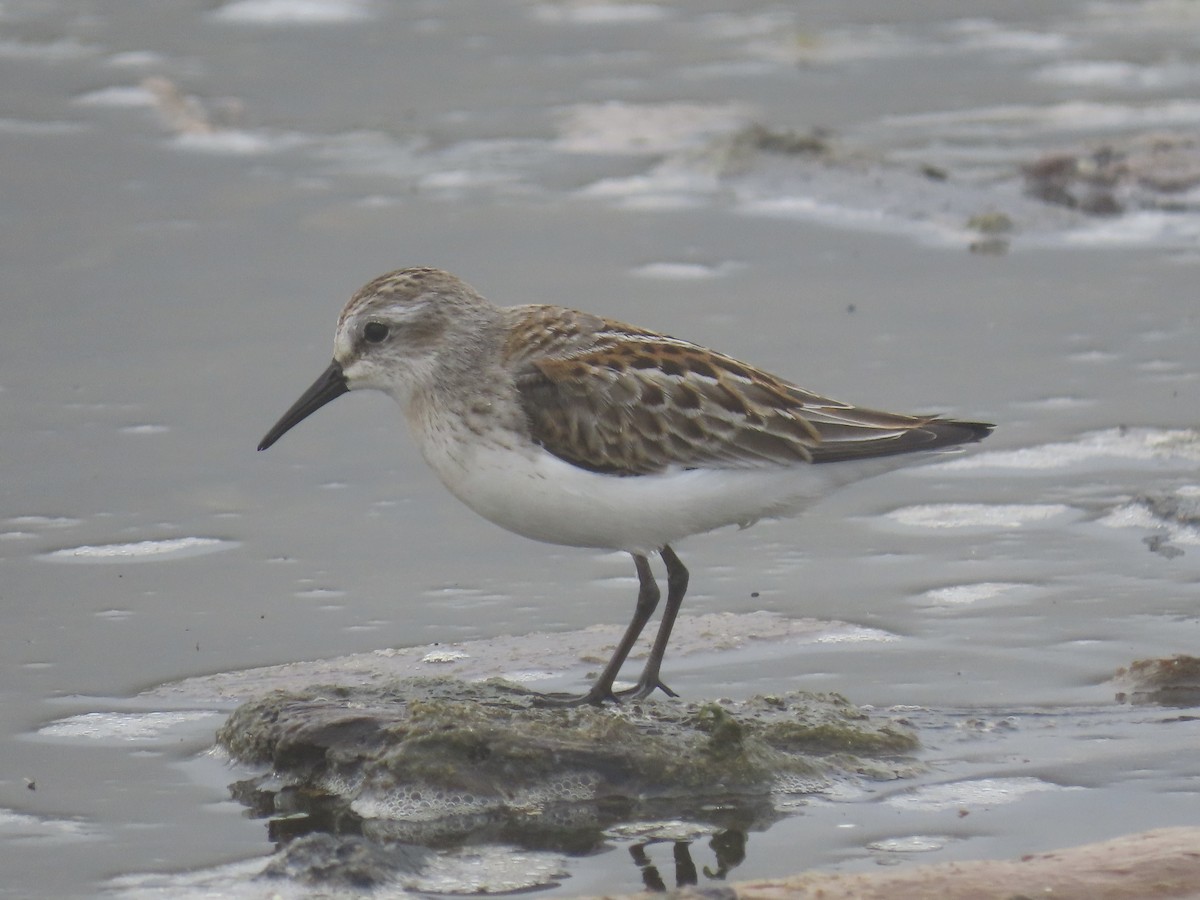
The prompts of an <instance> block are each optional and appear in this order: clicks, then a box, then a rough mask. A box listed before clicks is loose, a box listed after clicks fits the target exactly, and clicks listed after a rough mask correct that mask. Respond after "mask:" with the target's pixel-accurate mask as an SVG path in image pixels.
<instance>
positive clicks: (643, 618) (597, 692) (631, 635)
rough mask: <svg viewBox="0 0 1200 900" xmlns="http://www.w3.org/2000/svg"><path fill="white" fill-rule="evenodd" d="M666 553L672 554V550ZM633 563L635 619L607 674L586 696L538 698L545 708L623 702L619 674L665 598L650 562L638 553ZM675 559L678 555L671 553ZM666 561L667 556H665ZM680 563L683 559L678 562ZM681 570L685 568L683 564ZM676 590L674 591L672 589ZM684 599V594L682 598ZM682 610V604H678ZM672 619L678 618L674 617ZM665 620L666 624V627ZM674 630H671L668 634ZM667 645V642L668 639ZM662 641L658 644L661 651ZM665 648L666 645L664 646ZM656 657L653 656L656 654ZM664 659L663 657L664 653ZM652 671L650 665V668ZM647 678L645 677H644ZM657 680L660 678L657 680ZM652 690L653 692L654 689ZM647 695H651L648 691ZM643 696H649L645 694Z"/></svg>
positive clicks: (605, 668) (602, 673)
mask: <svg viewBox="0 0 1200 900" xmlns="http://www.w3.org/2000/svg"><path fill="white" fill-rule="evenodd" d="M665 552H668V553H670V550H667V551H665ZM632 556H633V564H634V565H635V566H636V567H637V574H638V598H637V606H636V607H634V610H633V619H631V620H630V622H629V626H628V627H627V628H626V629H625V634H623V635H622V636H621V642H620V643H619V644H617V649H616V650H614V651H613V655H612V656H611V657H610V658H609V660H608V664H607V665H606V666H605V667H604V671H603V672H601V673H600V677H599V678H597V679H596V683H595V684H593V685H592V686H591V688H590V689H589V690H588V692H587V693H586V694H580V695H578V696H567V695H560V694H544V695H542V696H541V697H539V698H538V703H539V704H541V705H545V706H580V705H582V704H584V703H590V704H592V705H593V706H599V705H600V704H601V703H603V702H604V701H605V700H613V701H616V700H619V698H618V697H617V695H616V694H615V693H613V682H614V681H616V680H617V673H618V672H620V671H621V666H623V665H625V659H626V657H628V656H629V651H630V650H632V649H633V645H634V644H636V643H637V639H638V638H639V637H641V636H642V629H644V628H645V627H646V623H647V622H649V621H650V617H651V616H652V615H654V610H655V608H656V607H657V606H658V599H659V597H660V596H661V595H660V592H659V590H658V582H656V581H655V580H654V573H653V572H651V571H650V560H648V559H646V557H644V556H642V555H641V554H638V553H634V554H632ZM671 556H672V557H674V556H675V554H674V553H672V554H671ZM663 559H664V560H665V559H666V557H665V556H664V557H663ZM675 562H676V563H679V560H678V559H677V558H676V559H675ZM679 567H680V569H683V566H682V564H680V566H679ZM667 571H668V573H670V563H669V562H668V563H667ZM668 578H669V579H671V580H669V581H668V584H672V585H673V584H674V575H670V574H669V575H668ZM683 586H684V589H686V588H687V569H683ZM672 590H674V588H672ZM670 596H671V595H668V602H667V611H668V613H669V612H670V609H671V607H670V599H669V598H670ZM679 599H680V600H682V599H683V597H682V595H681V596H680V598H679ZM676 607H677V608H678V603H677V604H676ZM671 618H672V620H673V619H674V618H675V617H674V616H671ZM665 621H666V620H665V619H664V624H665ZM670 630H671V629H670V628H667V631H668V633H669V632H670ZM659 637H662V629H661V628H660V629H659ZM664 644H665V640H664ZM657 646H658V642H657V640H656V641H655V647H656V648H657ZM664 649H666V648H665V646H664ZM652 656H653V654H652ZM660 657H661V654H660ZM647 668H649V666H647ZM643 677H645V676H644V675H643ZM656 680H657V678H656ZM653 689H654V688H651V689H650V690H653ZM663 689H664V690H666V691H667V693H668V694H671V696H674V694H673V693H671V691H670V690H669V689H668V688H666V687H664V688H663ZM646 693H649V691H647V692H646ZM642 696H645V695H644V694H643V695H642Z"/></svg>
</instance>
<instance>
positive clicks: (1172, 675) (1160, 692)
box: [1114, 654, 1200, 707]
mask: <svg viewBox="0 0 1200 900" xmlns="http://www.w3.org/2000/svg"><path fill="white" fill-rule="evenodd" d="M1114 681H1115V682H1116V683H1117V684H1118V685H1120V686H1121V687H1123V688H1125V690H1123V691H1121V692H1119V693H1118V694H1117V700H1118V701H1119V702H1122V703H1124V702H1129V703H1133V704H1155V705H1158V706H1178V707H1187V706H1200V658H1197V657H1195V656H1186V655H1183V654H1180V655H1178V656H1171V657H1167V658H1165V659H1138V660H1134V661H1133V662H1131V663H1130V664H1129V667H1128V668H1121V669H1118V670H1117V674H1116V677H1115V678H1114Z"/></svg>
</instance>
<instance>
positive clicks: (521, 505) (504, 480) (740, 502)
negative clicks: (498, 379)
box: [422, 433, 894, 553]
mask: <svg viewBox="0 0 1200 900" xmlns="http://www.w3.org/2000/svg"><path fill="white" fill-rule="evenodd" d="M442 436H443V437H445V436H446V435H445V434H444V433H443V435H442ZM472 438H473V440H471V441H467V442H464V441H457V440H453V441H451V442H449V443H443V442H442V441H437V440H434V441H429V440H426V441H423V442H422V443H423V446H422V451H423V453H424V455H425V458H426V460H427V461H428V462H429V464H430V465H431V466H432V467H433V469H434V470H435V471H436V472H437V473H438V476H439V477H440V478H441V480H442V482H443V483H444V484H445V485H446V487H447V488H449V489H450V491H451V492H452V493H453V494H454V495H455V496H456V497H458V498H459V499H460V500H462V501H463V502H464V503H465V504H467V506H469V507H471V509H473V510H475V512H477V513H479V515H481V516H483V517H484V518H485V519H488V520H489V521H492V522H494V523H496V524H497V525H499V526H501V527H502V528H506V529H508V530H509V531H513V532H516V533H517V534H520V535H524V536H525V537H528V538H532V539H534V540H537V541H544V542H546V543H550V544H565V545H568V546H574V547H597V548H606V549H612V550H627V551H629V552H633V553H650V552H652V551H654V550H657V549H658V548H660V547H662V546H663V545H664V544H668V543H670V542H672V541H676V540H679V539H680V538H683V537H686V536H687V535H691V534H699V533H701V532H705V531H711V530H712V529H714V528H720V527H722V526H724V525H748V524H750V523H752V522H754V521H755V520H757V519H760V518H764V517H770V516H780V515H788V514H793V513H796V512H798V511H799V510H800V509H802V508H803V507H804V506H805V505H807V504H808V503H809V502H811V501H812V500H814V499H816V498H817V497H820V496H821V495H822V494H824V493H825V492H826V491H828V490H829V489H831V488H833V487H834V486H836V485H837V484H839V483H843V482H845V481H850V480H855V478H856V477H861V476H866V475H869V474H872V473H871V472H870V471H863V472H861V476H860V475H859V473H857V472H855V473H854V474H853V475H851V477H846V476H847V475H850V473H849V472H847V471H846V470H845V469H843V468H842V467H841V466H840V465H838V464H832V465H824V466H812V465H807V464H802V465H799V466H795V467H791V468H776V469H759V470H746V469H739V470H733V469H691V470H676V471H672V472H668V473H664V474H662V475H638V476H628V477H621V476H615V475H601V474H597V473H595V472H589V471H587V470H585V469H580V468H577V467H576V466H573V465H571V464H570V463H568V462H565V461H563V460H561V459H559V458H558V457H556V456H553V455H551V454H550V453H547V452H546V451H544V450H542V449H540V448H523V449H510V448H506V447H502V446H500V445H498V444H493V443H490V442H480V441H479V440H478V437H477V436H474V435H473V436H472ZM893 465H894V463H893ZM889 468H890V466H889Z"/></svg>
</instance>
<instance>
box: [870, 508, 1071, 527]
mask: <svg viewBox="0 0 1200 900" xmlns="http://www.w3.org/2000/svg"><path fill="white" fill-rule="evenodd" d="M1070 510H1071V507H1069V506H1066V505H1064V504H1061V503H924V504H920V505H917V506H905V507H901V508H900V509H896V510H893V511H892V512H890V513H888V514H887V518H889V519H892V520H893V521H895V522H899V523H900V524H901V525H911V526H915V527H917V528H980V527H982V528H1020V527H1022V526H1023V525H1029V524H1032V523H1037V522H1045V521H1047V520H1048V519H1053V518H1055V517H1057V516H1062V515H1065V514H1066V513H1068V512H1070Z"/></svg>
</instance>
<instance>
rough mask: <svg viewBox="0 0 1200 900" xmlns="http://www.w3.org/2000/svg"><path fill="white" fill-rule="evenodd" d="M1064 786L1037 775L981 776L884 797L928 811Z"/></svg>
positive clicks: (904, 806) (1011, 799)
mask: <svg viewBox="0 0 1200 900" xmlns="http://www.w3.org/2000/svg"><path fill="white" fill-rule="evenodd" d="M1061 790H1065V788H1063V787H1061V786H1060V785H1057V784H1051V783H1050V782H1047V781H1042V780H1041V779H1040V778H981V779H979V780H978V781H952V782H950V783H948V784H932V785H928V786H926V787H920V788H917V789H916V790H913V791H910V792H907V793H903V794H895V795H893V796H891V797H888V798H887V799H886V800H884V803H886V804H888V806H892V807H896V808H897V809H904V810H922V811H932V810H939V809H953V808H957V807H969V806H976V807H977V806H999V805H1000V804H1003V803H1013V802H1015V801H1017V800H1020V799H1021V798H1022V797H1025V796H1028V795H1029V794H1033V793H1037V792H1039V791H1061Z"/></svg>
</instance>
